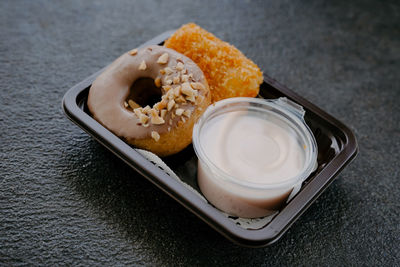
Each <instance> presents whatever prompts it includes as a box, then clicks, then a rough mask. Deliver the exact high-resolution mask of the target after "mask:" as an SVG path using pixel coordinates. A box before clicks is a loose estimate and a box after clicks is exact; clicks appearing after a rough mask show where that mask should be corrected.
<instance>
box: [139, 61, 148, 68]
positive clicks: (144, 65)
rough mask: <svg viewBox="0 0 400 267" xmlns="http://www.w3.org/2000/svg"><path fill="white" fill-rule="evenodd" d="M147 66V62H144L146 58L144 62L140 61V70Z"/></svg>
mask: <svg viewBox="0 0 400 267" xmlns="http://www.w3.org/2000/svg"><path fill="white" fill-rule="evenodd" d="M146 68H147V66H146V62H144V60H143V61H142V63H140V65H139V70H145V69H146Z"/></svg>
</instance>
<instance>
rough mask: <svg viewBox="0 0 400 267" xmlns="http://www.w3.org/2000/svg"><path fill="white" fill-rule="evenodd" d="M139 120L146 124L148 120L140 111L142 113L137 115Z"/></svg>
mask: <svg viewBox="0 0 400 267" xmlns="http://www.w3.org/2000/svg"><path fill="white" fill-rule="evenodd" d="M139 121H140V122H141V123H142V124H146V123H147V122H148V121H149V117H148V116H146V115H144V114H143V113H142V114H140V115H139Z"/></svg>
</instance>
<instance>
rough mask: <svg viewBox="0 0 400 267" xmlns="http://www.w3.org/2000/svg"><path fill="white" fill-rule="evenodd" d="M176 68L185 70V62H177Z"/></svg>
mask: <svg viewBox="0 0 400 267" xmlns="http://www.w3.org/2000/svg"><path fill="white" fill-rule="evenodd" d="M176 69H177V70H183V63H182V62H178V64H176Z"/></svg>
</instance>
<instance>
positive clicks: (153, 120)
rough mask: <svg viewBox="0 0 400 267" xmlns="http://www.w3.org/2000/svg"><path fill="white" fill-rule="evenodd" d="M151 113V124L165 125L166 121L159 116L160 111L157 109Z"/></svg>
mask: <svg viewBox="0 0 400 267" xmlns="http://www.w3.org/2000/svg"><path fill="white" fill-rule="evenodd" d="M150 113H151V123H152V124H156V125H158V124H163V123H165V121H164V119H163V118H161V117H159V116H158V111H157V110H155V109H151V110H150Z"/></svg>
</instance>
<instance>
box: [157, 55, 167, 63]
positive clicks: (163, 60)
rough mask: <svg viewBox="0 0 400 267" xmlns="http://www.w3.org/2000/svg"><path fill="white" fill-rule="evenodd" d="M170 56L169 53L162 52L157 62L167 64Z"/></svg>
mask: <svg viewBox="0 0 400 267" xmlns="http://www.w3.org/2000/svg"><path fill="white" fill-rule="evenodd" d="M168 57H169V55H168V53H164V54H162V55H161V56H160V57H159V58H158V60H157V63H159V64H166V63H167V62H168Z"/></svg>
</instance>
